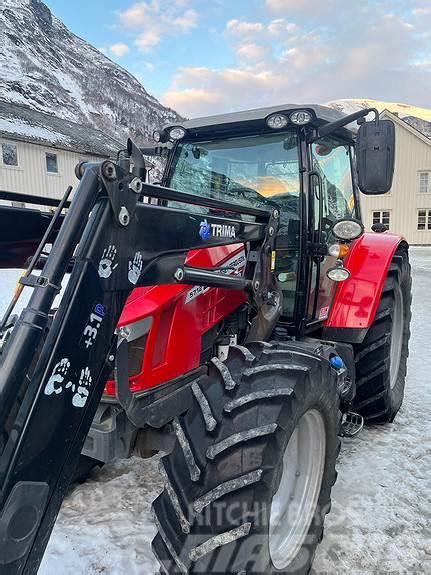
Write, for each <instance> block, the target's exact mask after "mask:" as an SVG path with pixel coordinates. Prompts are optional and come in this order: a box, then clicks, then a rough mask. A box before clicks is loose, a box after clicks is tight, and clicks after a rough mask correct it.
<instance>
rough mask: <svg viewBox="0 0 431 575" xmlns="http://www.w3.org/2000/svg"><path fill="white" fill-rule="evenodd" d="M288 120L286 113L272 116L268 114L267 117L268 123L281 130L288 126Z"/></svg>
mask: <svg viewBox="0 0 431 575" xmlns="http://www.w3.org/2000/svg"><path fill="white" fill-rule="evenodd" d="M288 121H289V120H288V118H287V116H285V115H284V114H278V113H277V114H271V116H268V117H267V119H266V125H267V126H268V128H272V129H273V130H280V129H281V128H284V127H285V126H287V122H288Z"/></svg>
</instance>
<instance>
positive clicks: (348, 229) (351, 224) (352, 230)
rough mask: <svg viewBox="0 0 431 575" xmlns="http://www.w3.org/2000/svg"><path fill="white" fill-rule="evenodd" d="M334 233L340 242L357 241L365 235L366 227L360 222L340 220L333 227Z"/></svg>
mask: <svg viewBox="0 0 431 575" xmlns="http://www.w3.org/2000/svg"><path fill="white" fill-rule="evenodd" d="M332 233H333V234H334V236H335V237H336V238H338V239H340V240H355V239H356V238H359V236H361V235H362V234H363V233H364V226H363V225H362V224H361V222H358V220H353V219H351V220H348V219H345V220H338V222H335V224H334V225H333V226H332Z"/></svg>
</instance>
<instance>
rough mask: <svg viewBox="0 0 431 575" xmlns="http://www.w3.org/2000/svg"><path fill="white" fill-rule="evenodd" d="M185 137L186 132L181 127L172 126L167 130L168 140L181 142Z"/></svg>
mask: <svg viewBox="0 0 431 575" xmlns="http://www.w3.org/2000/svg"><path fill="white" fill-rule="evenodd" d="M185 135H186V131H185V129H184V128H183V127H181V126H174V127H173V128H171V129H170V130H169V138H170V139H171V140H182V139H183V138H184V136H185Z"/></svg>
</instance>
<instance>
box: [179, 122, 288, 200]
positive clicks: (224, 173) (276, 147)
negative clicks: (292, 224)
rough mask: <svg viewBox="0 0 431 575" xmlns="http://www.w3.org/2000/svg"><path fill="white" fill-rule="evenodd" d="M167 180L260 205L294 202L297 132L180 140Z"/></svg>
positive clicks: (193, 191)
mask: <svg viewBox="0 0 431 575" xmlns="http://www.w3.org/2000/svg"><path fill="white" fill-rule="evenodd" d="M168 185H169V186H170V187H172V188H174V189H176V190H180V191H183V192H188V193H191V194H194V195H200V196H205V197H210V198H215V199H218V200H224V201H227V202H232V203H236V204H242V205H246V206H252V207H259V208H264V209H268V208H271V207H274V205H275V204H277V205H279V204H280V202H281V204H286V200H287V199H288V198H289V199H290V198H292V200H293V203H294V204H297V201H298V196H299V171H298V144H297V136H296V132H294V131H290V132H284V133H277V134H269V135H256V136H246V137H240V138H229V139H223V140H216V141H208V142H184V143H180V144H179V145H178V147H177V149H176V152H175V156H174V160H173V164H172V167H171V170H170V174H169V183H168ZM281 204H280V206H279V207H281V208H283V205H281Z"/></svg>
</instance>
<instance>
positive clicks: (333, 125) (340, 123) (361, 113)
mask: <svg viewBox="0 0 431 575" xmlns="http://www.w3.org/2000/svg"><path fill="white" fill-rule="evenodd" d="M370 112H374V121H375V122H376V124H378V122H379V112H378V110H377V109H376V108H364V109H363V110H358V112H354V113H353V114H349V115H348V116H346V117H345V118H341V119H340V120H336V121H335V122H330V123H329V124H326V125H325V126H321V127H320V128H319V129H318V136H317V137H316V138H313V142H314V141H316V140H318V139H319V138H323V137H324V136H328V135H329V134H331V133H332V132H335V130H338V128H342V127H344V126H347V124H350V123H351V122H354V121H355V120H358V119H359V118H365V116H367V115H368V114H369V113H370Z"/></svg>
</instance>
